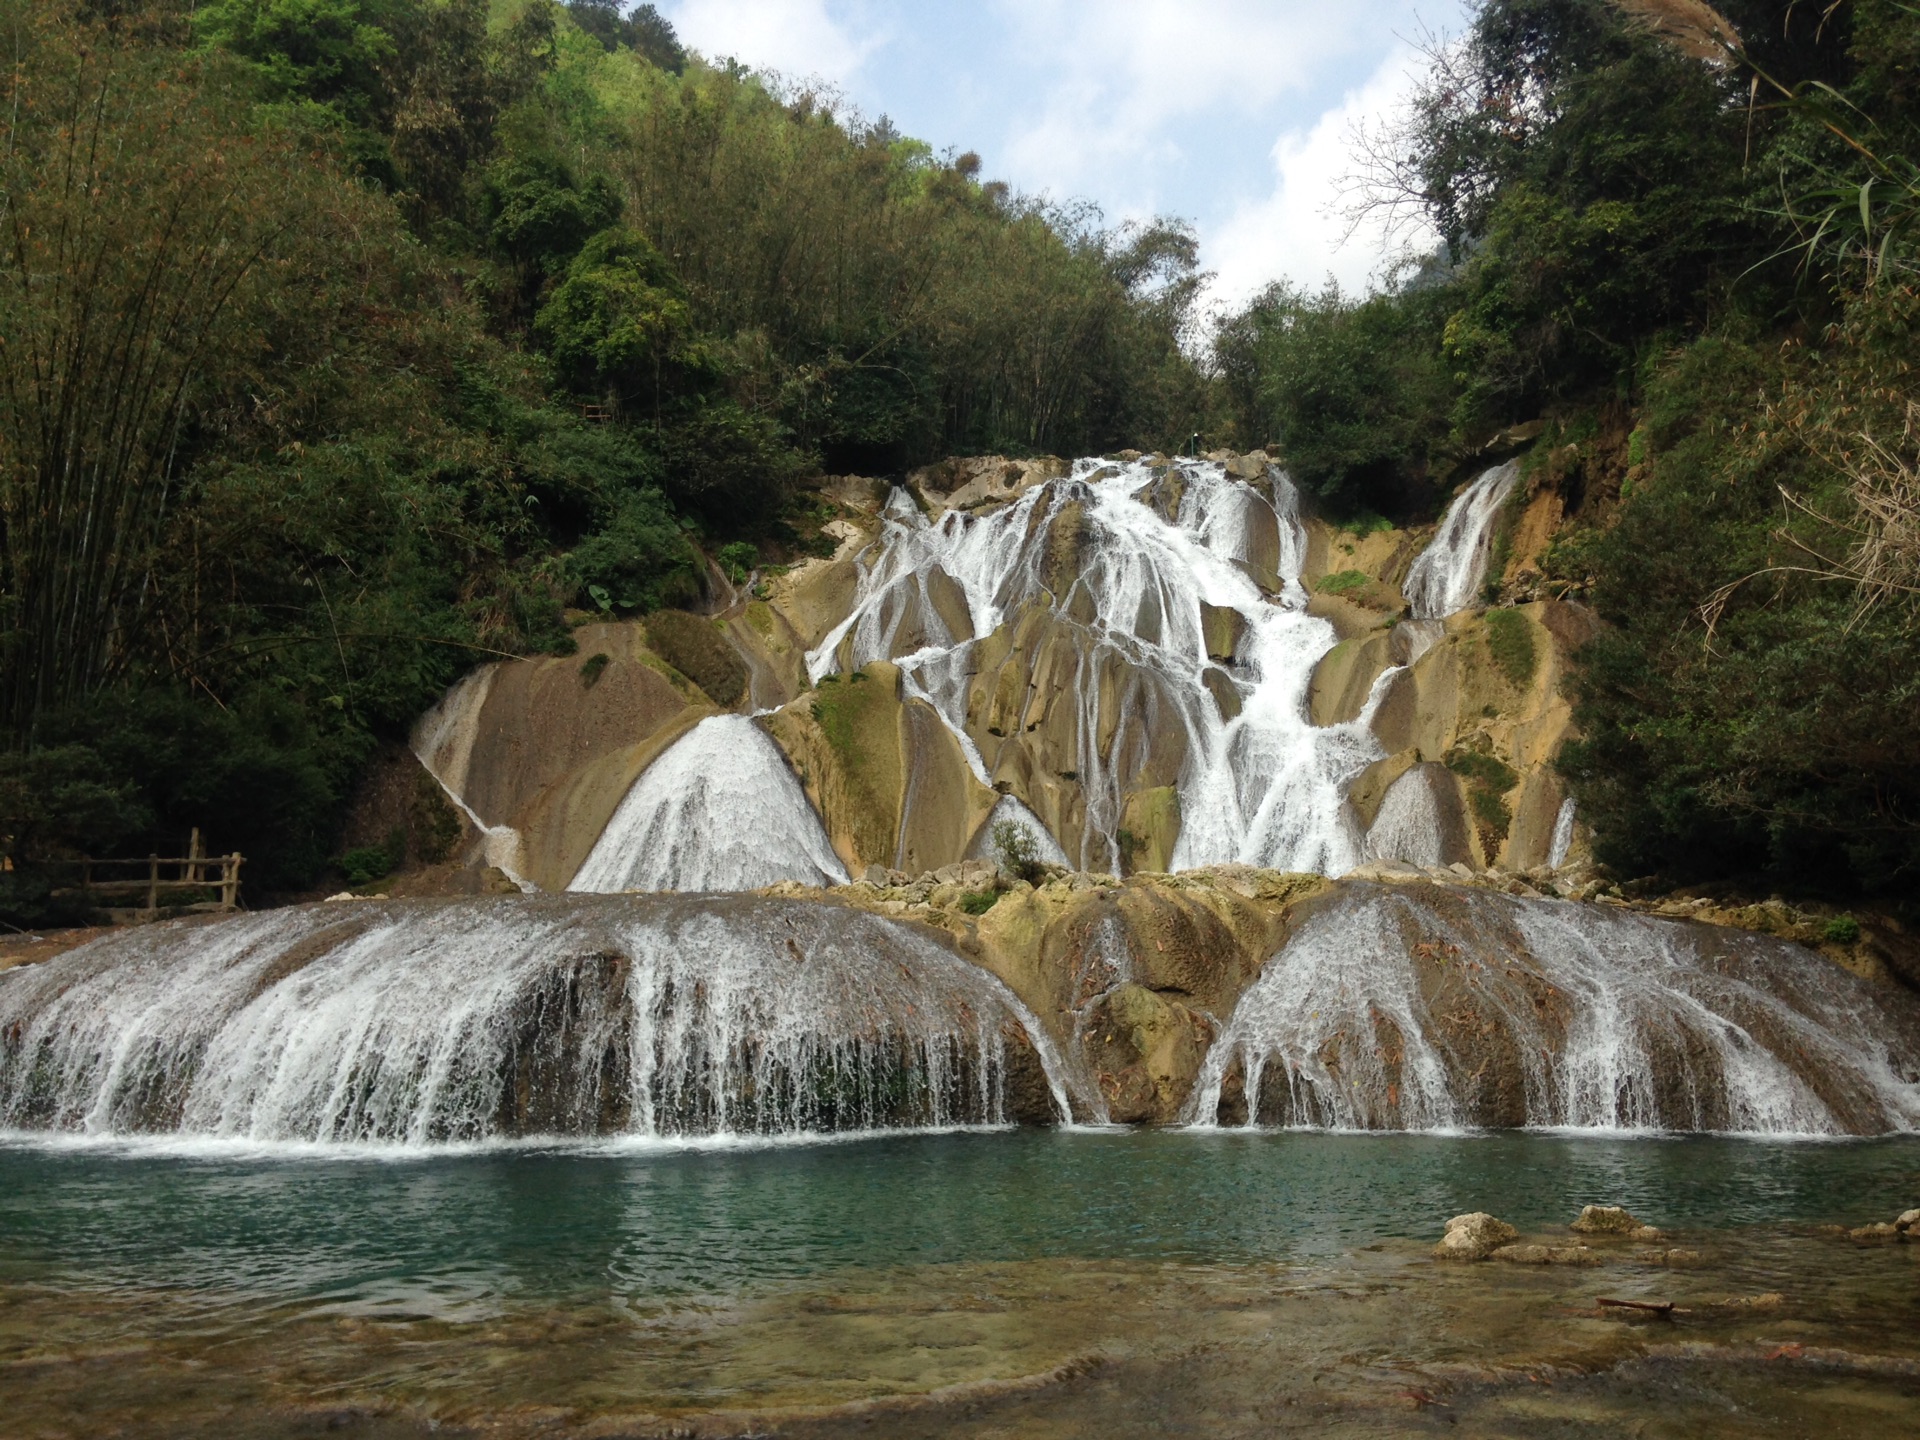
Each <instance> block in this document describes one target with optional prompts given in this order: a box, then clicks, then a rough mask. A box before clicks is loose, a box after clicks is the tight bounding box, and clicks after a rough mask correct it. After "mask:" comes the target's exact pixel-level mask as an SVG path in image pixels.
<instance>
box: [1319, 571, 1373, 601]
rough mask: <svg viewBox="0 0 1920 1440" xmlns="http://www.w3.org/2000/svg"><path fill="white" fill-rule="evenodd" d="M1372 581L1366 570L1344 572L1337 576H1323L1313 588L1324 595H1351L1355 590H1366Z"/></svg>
mask: <svg viewBox="0 0 1920 1440" xmlns="http://www.w3.org/2000/svg"><path fill="white" fill-rule="evenodd" d="M1372 580H1373V577H1372V576H1371V575H1369V574H1367V573H1366V572H1365V571H1364V570H1342V571H1341V572H1340V573H1339V574H1337V575H1324V576H1322V577H1321V579H1320V583H1319V584H1318V585H1316V586H1314V587H1313V588H1314V589H1316V590H1318V591H1319V592H1320V593H1321V594H1322V595H1349V594H1351V593H1352V592H1353V591H1355V590H1364V589H1365V588H1366V587H1367V585H1368V584H1369V583H1371V581H1372Z"/></svg>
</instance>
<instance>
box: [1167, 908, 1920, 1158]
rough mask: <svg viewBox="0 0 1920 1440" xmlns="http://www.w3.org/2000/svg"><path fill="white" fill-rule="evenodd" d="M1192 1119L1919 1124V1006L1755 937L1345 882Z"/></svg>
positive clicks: (1767, 1126)
mask: <svg viewBox="0 0 1920 1440" xmlns="http://www.w3.org/2000/svg"><path fill="white" fill-rule="evenodd" d="M1187 1118H1188V1119H1189V1120H1192V1121H1196V1122H1211V1121H1213V1120H1215V1119H1216V1118H1227V1119H1237V1120H1240V1121H1256V1122H1259V1123H1265V1124H1279V1125H1312V1126H1329V1127H1333V1128H1337V1129H1382V1128H1384V1129H1414V1130H1430V1129H1452V1128H1458V1127H1462V1126H1477V1125H1495V1126H1522V1125H1525V1126H1574V1127H1579V1128H1583V1129H1602V1130H1695V1131H1698V1130H1713V1131H1737V1132H1741V1133H1748V1134H1775V1135H1842V1134H1872V1133H1878V1132H1884V1131H1890V1130H1913V1129H1916V1128H1920V1025H1917V1024H1916V1019H1915V1009H1914V1006H1913V1005H1912V1003H1911V1001H1910V1000H1908V999H1907V997H1906V996H1904V995H1901V994H1898V993H1892V992H1888V991H1886V990H1883V989H1882V988H1880V987H1876V986H1873V985H1869V984H1868V983H1867V982H1865V981H1863V980H1860V979H1859V978H1857V977H1855V976H1854V975H1852V974H1849V973H1848V972H1847V971H1845V970H1842V969H1841V968H1840V967H1838V966H1837V965H1834V964H1833V963H1831V962H1830V961H1828V960H1825V959H1823V958H1821V957H1820V956H1817V955H1815V954H1813V953H1812V952H1811V951H1809V950H1807V949H1805V948H1804V947H1802V946H1799V945H1795V944H1792V943H1790V942H1787V941H1783V940H1775V939H1772V938H1771V937H1768V936H1762V935H1755V934H1751V933H1749V932H1746V931H1739V930H1726V929H1720V928H1717V927H1713V926H1707V925H1696V924H1690V923H1685V922H1680V921H1673V920H1662V919H1655V918H1652V917H1648V916H1644V915H1639V914H1636V913H1633V912H1630V911H1614V910H1609V909H1607V908H1606V907H1602V906H1596V905H1580V904H1574V903H1572V902H1567V901H1548V900H1524V899H1517V898H1513V897H1510V896H1505V895H1497V894H1491V893H1488V892H1486V891H1477V890H1460V889H1454V888H1451V887H1443V886H1431V885H1409V886H1397V887H1396V886H1378V885H1357V886H1354V887H1352V888H1350V889H1348V890H1346V891H1343V892H1341V893H1340V894H1338V895H1337V896H1335V897H1332V898H1331V899H1330V900H1329V901H1327V902H1324V903H1316V904H1315V905H1313V906H1311V907H1310V909H1309V911H1308V912H1307V913H1305V914H1304V915H1302V916H1301V917H1300V919H1299V924H1298V928H1297V930H1296V931H1295V933H1294V935H1293V937H1292V938H1291V939H1290V940H1289V942H1288V943H1287V945H1286V946H1285V947H1284V948H1283V949H1282V950H1281V951H1280V953H1279V954H1278V955H1277V956H1275V957H1274V959H1273V960H1272V961H1271V962H1270V963H1269V964H1268V966H1267V967H1266V969H1265V970H1264V971H1263V972H1262V973H1261V975H1260V977H1259V979H1258V980H1256V981H1255V982H1254V983H1253V985H1252V986H1250V987H1249V988H1248V989H1247V991H1246V993H1245V994H1244V995H1242V996H1241V998H1240V1001H1239V1004H1238V1005H1237V1007H1236V1008H1235V1009H1234V1012H1233V1014H1232V1016H1231V1018H1230V1019H1229V1020H1228V1021H1227V1024H1226V1026H1225V1028H1224V1029H1223V1031H1222V1032H1221V1035H1220V1037H1219V1039H1218V1040H1217V1041H1216V1042H1215V1044H1214V1046H1213V1048H1212V1049H1211V1051H1209V1053H1208V1055H1207V1059H1206V1062H1205V1064H1204V1066H1203V1067H1202V1070H1201V1074H1200V1077H1199V1080H1198V1082H1197V1084H1196V1085H1195V1088H1194V1092H1193V1096H1192V1098H1191V1100H1190V1101H1189V1104H1188V1109H1187Z"/></svg>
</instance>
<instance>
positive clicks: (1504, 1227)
mask: <svg viewBox="0 0 1920 1440" xmlns="http://www.w3.org/2000/svg"><path fill="white" fill-rule="evenodd" d="M1519 1238H1520V1232H1519V1231H1518V1230H1516V1229H1514V1228H1513V1226H1511V1225H1509V1224H1507V1222H1506V1221H1504V1220H1496V1219H1495V1218H1494V1217H1493V1216H1491V1215H1489V1214H1487V1213H1486V1212H1485V1211H1484V1210H1476V1211H1474V1212H1473V1213H1472V1214H1469V1215H1456V1216H1454V1217H1453V1218H1452V1219H1451V1220H1449V1221H1447V1233H1446V1234H1445V1235H1444V1236H1443V1237H1442V1238H1441V1240H1440V1243H1439V1244H1438V1245H1436V1246H1434V1247H1433V1258H1434V1259H1436V1260H1485V1259H1486V1258H1487V1257H1488V1256H1489V1255H1491V1254H1493V1252H1494V1251H1496V1250H1498V1249H1500V1248H1501V1247H1502V1246H1504V1245H1511V1244H1512V1242H1514V1241H1515V1240H1518V1239H1519ZM1536 1248H1538V1247H1536Z"/></svg>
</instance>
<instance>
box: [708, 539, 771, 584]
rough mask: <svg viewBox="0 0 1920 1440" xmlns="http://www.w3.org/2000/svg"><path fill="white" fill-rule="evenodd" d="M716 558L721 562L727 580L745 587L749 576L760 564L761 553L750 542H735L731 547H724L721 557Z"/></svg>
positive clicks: (721, 550) (721, 549) (721, 548)
mask: <svg viewBox="0 0 1920 1440" xmlns="http://www.w3.org/2000/svg"><path fill="white" fill-rule="evenodd" d="M714 558H715V559H717V560H718V561H719V562H720V568H721V570H723V571H724V572H725V573H726V577H727V579H729V580H731V581H732V582H733V583H734V584H736V585H744V584H746V583H747V575H748V574H749V573H750V572H751V571H752V570H753V568H754V567H755V566H756V565H758V564H759V563H760V551H759V550H758V549H757V548H756V547H755V546H754V545H753V544H752V543H751V542H750V541H746V540H735V541H734V542H733V543H732V544H731V545H722V546H721V547H720V553H719V555H717V556H716V557H714Z"/></svg>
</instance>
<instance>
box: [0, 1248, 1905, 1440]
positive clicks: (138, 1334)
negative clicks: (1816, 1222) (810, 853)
mask: <svg viewBox="0 0 1920 1440" xmlns="http://www.w3.org/2000/svg"><path fill="white" fill-rule="evenodd" d="M1706 1243H1707V1244H1708V1245H1709V1247H1710V1249H1711V1251H1712V1254H1711V1256H1710V1257H1709V1261H1708V1263H1706V1264H1704V1265H1702V1266H1700V1267H1697V1268H1694V1269H1689V1270H1685V1271H1673V1272H1670V1271H1664V1270H1661V1271H1655V1270H1648V1269H1646V1268H1644V1267H1639V1266H1636V1265H1634V1264H1631V1263H1624V1262H1615V1261H1608V1262H1605V1263H1603V1264H1600V1265H1580V1266H1574V1267H1563V1266H1552V1265H1530V1264H1498V1263H1496V1264H1484V1265H1436V1264H1433V1263H1431V1262H1430V1261H1427V1260H1425V1259H1423V1258H1422V1257H1421V1255H1420V1254H1419V1252H1418V1249H1417V1247H1413V1246H1408V1245H1405V1244H1383V1245H1375V1246H1369V1247H1367V1248H1365V1249H1362V1250H1359V1251H1356V1252H1353V1253H1350V1254H1348V1255H1345V1256H1342V1257H1339V1258H1337V1259H1327V1260H1322V1261H1319V1262H1316V1263H1313V1264H1295V1265H1251V1266H1226V1265H1212V1266H1195V1265H1179V1266H1165V1265H1155V1264H1142V1263H1128V1262H1118V1261H1074V1260H1065V1259H1062V1260H1052V1261H1029V1262H998V1263H995V1262H982V1263H971V1264H965V1265H960V1266H942V1267H915V1266H904V1267H900V1268H898V1269H892V1270H885V1271H880V1272H867V1273H861V1274H852V1275H846V1276H840V1277H835V1280H834V1282H833V1283H832V1284H831V1285H827V1286H822V1285H820V1284H818V1283H805V1284H799V1285H792V1286H787V1287H783V1288H782V1289H781V1291H780V1292H779V1293H776V1294H772V1295H766V1296H745V1297H739V1298H737V1299H735V1300H734V1301H732V1302H731V1303H729V1304H728V1305H726V1306H725V1307H724V1308H722V1309H720V1310H718V1311H716V1310H715V1309H713V1308H712V1307H710V1306H703V1305H678V1306H668V1307H663V1308H654V1309H649V1310H648V1311H647V1312H646V1313H644V1314H639V1315H636V1314H634V1313H632V1312H631V1311H629V1310H626V1309H623V1308H621V1307H618V1306H612V1305H607V1304H604V1303H600V1302H586V1303H574V1304H565V1305H562V1304H552V1303H542V1302H539V1301H524V1300H523V1301H516V1302H513V1303H509V1304H506V1305H503V1306H501V1307H499V1308H498V1310H497V1312H496V1313H495V1314H493V1315H491V1316H490V1317H489V1318H487V1319H485V1320H479V1321H471V1322H465V1323H462V1322H458V1321H449V1320H445V1319H438V1318H433V1317H431V1316H426V1315H418V1314H415V1315H394V1314H386V1313H379V1312H375V1313H371V1314H349V1315H341V1316H327V1317H314V1318H305V1317H288V1316H278V1317H274V1318H271V1319H262V1318H261V1317H259V1316H257V1315H256V1314H255V1313H254V1312H252V1311H250V1310H240V1309H232V1310H229V1309H226V1308H223V1307H225V1306H228V1305H231V1303H232V1302H221V1305H220V1306H216V1307H215V1308H214V1309H213V1310H212V1311H211V1312H210V1311H209V1309H208V1307H207V1304H206V1302H205V1301H200V1302H195V1305H194V1307H193V1309H192V1314H193V1316H194V1323H182V1321H183V1319H184V1317H185V1315H186V1313H187V1310H188V1302H187V1301H186V1300H185V1299H184V1298H183V1297H180V1296H177V1295H175V1296H169V1295H165V1294H142V1293H128V1292H124V1291H122V1292H120V1293H114V1294H108V1293H84V1292H83V1293H80V1294H77V1295H76V1294H64V1295H59V1296H54V1295H49V1294H36V1293H34V1292H32V1291H30V1290H20V1289H13V1290H9V1291H7V1292H6V1294H5V1299H6V1304H5V1305H4V1307H0V1357H3V1358H4V1359H5V1361H6V1363H7V1364H8V1367H9V1370H8V1373H9V1376H10V1379H9V1387H8V1388H9V1415H10V1417H11V1419H12V1421H13V1422H14V1423H16V1424H18V1425H19V1426H20V1427H21V1428H22V1430H23V1433H29V1434H46V1435H62V1436H64V1435H70V1434H78V1433H81V1432H82V1431H86V1432H90V1433H106V1432H110V1431H117V1432H120V1433H139V1434H142V1435H153V1436H162V1437H176V1440H200V1437H213V1436H220V1437H230V1436H237V1437H243V1440H254V1437H259V1440H266V1437H275V1440H278V1437H282V1436H286V1435H301V1434H308V1433H314V1434H318V1433H345V1434H349V1435H353V1434H369V1435H379V1436H383V1437H396V1440H399V1437H413V1436H426V1435H429V1434H431V1435H435V1436H439V1437H447V1436H453V1437H470V1436H480V1435H486V1436H492V1437H505V1440H532V1437H544V1436H551V1435H555V1434H566V1435H579V1436H615V1435H618V1436H644V1437H665V1436H669V1435H674V1436H682V1437H687V1436H693V1437H713V1440H718V1437H723V1436H738V1435H747V1434H751V1435H768V1436H783V1437H838V1436H843V1435H846V1434H849V1433H858V1434H861V1435H874V1436H880V1437H889V1440H891V1437H899V1440H906V1437H924V1436H928V1435H934V1434H938V1435H941V1436H943V1437H944V1436H961V1437H979V1440H987V1437H1005V1436H1008V1435H1046V1436H1054V1437H1060V1440H1079V1437H1089V1440H1091V1437H1101V1440H1106V1437H1135V1436H1140V1437H1146V1436H1160V1435H1165V1434H1168V1433H1187V1434H1197V1435H1222V1436H1229V1435H1231V1436H1239V1435H1249V1436H1251V1435H1262V1436H1268V1435H1281V1436H1293V1435H1299V1436H1313V1437H1321V1436H1336V1437H1361V1436H1366V1437H1378V1436H1390V1435H1391V1436H1398V1435H1419V1434H1427V1433H1448V1434H1472V1435H1486V1436H1495V1437H1516V1440H1518V1437H1532V1436H1538V1435H1541V1434H1543V1433H1547V1434H1551V1433H1556V1432H1563V1433H1570V1434H1576V1435H1595V1436H1599V1435H1618V1434H1631V1433H1634V1432H1635V1430H1646V1429H1647V1428H1648V1425H1649V1422H1650V1421H1651V1422H1653V1425H1654V1428H1653V1429H1652V1431H1651V1432H1650V1433H1657V1434H1661V1435H1672V1436H1680V1437H1700V1440H1708V1437H1712V1440H1726V1437H1732V1440H1746V1437H1755V1440H1760V1437H1769V1440H1771V1437H1780V1436H1793V1435H1814V1434H1830V1435H1836V1436H1837V1435H1845V1436H1848V1437H1861V1440H1881V1437H1898V1436H1906V1435H1910V1434H1912V1433H1913V1431H1912V1425H1913V1421H1914V1418H1915V1416H1916V1415H1917V1414H1920V1344H1916V1341H1915V1338H1914V1337H1915V1336H1916V1334H1920V1312H1917V1311H1916V1308H1915V1304H1916V1302H1915V1299H1914V1288H1913V1286H1912V1284H1911V1277H1910V1276H1909V1275H1904V1274H1901V1275H1894V1274H1890V1273H1888V1271H1887V1267H1886V1266H1885V1265H1884V1263H1882V1257H1880V1256H1878V1255H1875V1254H1872V1253H1869V1252H1862V1251H1860V1250H1858V1249H1857V1248H1856V1247H1850V1246H1847V1245H1845V1244H1838V1245H1836V1244H1834V1243H1832V1242H1821V1241H1819V1240H1817V1239H1811V1238H1809V1237H1806V1236H1800V1235H1796V1236H1792V1237H1787V1236H1774V1237H1771V1238H1767V1237H1762V1236H1758V1235H1752V1234H1738V1235H1726V1236H1718V1237H1710V1238H1709V1240H1708V1241H1707V1242H1706ZM210 1314H211V1315H212V1316H214V1317H218V1318H220V1319H223V1320H227V1321H229V1322H231V1321H240V1322H241V1323H239V1324H237V1325H233V1326H232V1327H231V1328H230V1329H229V1328H226V1327H222V1328H220V1329H217V1330H215V1331H213V1332H212V1333H209V1331H208V1329H207V1321H208V1318H209V1315H210ZM1382 1356H1391V1359H1387V1360H1383V1359H1381V1358H1380V1357H1382Z"/></svg>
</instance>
